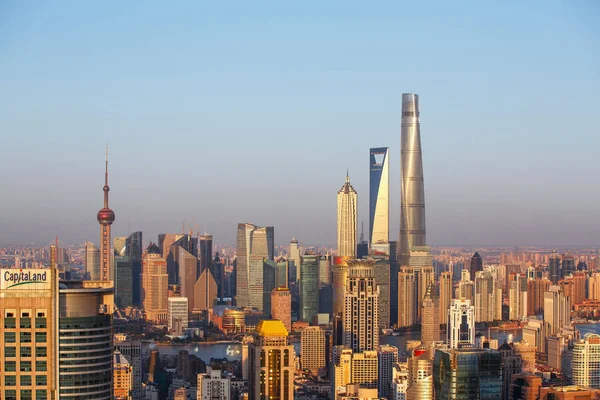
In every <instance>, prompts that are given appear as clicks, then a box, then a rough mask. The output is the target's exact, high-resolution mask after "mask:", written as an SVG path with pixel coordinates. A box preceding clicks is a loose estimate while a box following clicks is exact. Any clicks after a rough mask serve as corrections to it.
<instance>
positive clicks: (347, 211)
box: [337, 173, 357, 258]
mask: <svg viewBox="0 0 600 400" xmlns="http://www.w3.org/2000/svg"><path fill="white" fill-rule="evenodd" d="M356 202H357V194H356V191H355V190H354V188H353V187H352V185H351V184H350V177H349V176H348V173H346V183H344V186H342V188H341V189H340V191H339V192H338V195H337V213H338V218H337V232H338V235H337V237H338V256H347V257H351V258H354V257H356V209H357V205H356Z"/></svg>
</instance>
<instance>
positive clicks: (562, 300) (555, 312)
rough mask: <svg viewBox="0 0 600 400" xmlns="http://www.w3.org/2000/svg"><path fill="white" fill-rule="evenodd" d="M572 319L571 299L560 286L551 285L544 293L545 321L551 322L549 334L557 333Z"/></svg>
mask: <svg viewBox="0 0 600 400" xmlns="http://www.w3.org/2000/svg"><path fill="white" fill-rule="evenodd" d="M570 320H571V299H570V298H569V297H568V296H565V294H564V293H563V291H562V290H561V288H560V286H556V285H550V287H549V288H548V291H547V292H545V293H544V321H545V322H547V323H548V324H549V328H550V329H549V332H548V335H555V334H556V333H558V331H559V330H560V329H562V327H563V326H564V325H568V324H569V322H570Z"/></svg>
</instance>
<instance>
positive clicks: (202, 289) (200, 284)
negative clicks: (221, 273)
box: [182, 268, 218, 314]
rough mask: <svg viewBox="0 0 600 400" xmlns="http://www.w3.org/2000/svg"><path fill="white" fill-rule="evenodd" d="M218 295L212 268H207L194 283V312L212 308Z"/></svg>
mask: <svg viewBox="0 0 600 400" xmlns="http://www.w3.org/2000/svg"><path fill="white" fill-rule="evenodd" d="M182 295H183V294H182ZM217 295H218V287H217V282H216V281H215V278H214V277H213V274H212V272H210V268H208V269H205V270H204V271H202V274H200V278H198V280H197V281H196V284H195V285H194V304H193V305H192V307H193V312H194V314H196V313H201V312H204V311H208V309H209V308H212V307H213V306H214V305H215V303H216V301H217Z"/></svg>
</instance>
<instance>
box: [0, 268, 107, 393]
mask: <svg viewBox="0 0 600 400" xmlns="http://www.w3.org/2000/svg"><path fill="white" fill-rule="evenodd" d="M113 304H114V296H113V287H112V282H110V281H83V282H81V281H77V282H76V281H60V282H59V281H58V273H57V271H56V269H54V268H47V269H24V270H16V269H2V270H0V360H2V367H1V369H0V371H2V374H1V375H2V376H1V377H0V398H2V399H34V400H35V399H59V398H60V399H82V400H84V399H111V398H112V382H113V369H112V364H113V346H112V316H111V314H112V311H113Z"/></svg>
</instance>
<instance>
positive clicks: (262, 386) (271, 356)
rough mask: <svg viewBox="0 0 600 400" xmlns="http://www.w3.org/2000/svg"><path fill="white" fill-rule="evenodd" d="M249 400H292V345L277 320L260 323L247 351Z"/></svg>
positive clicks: (281, 324) (293, 355)
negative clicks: (265, 399) (273, 399)
mask: <svg viewBox="0 0 600 400" xmlns="http://www.w3.org/2000/svg"><path fill="white" fill-rule="evenodd" d="M248 351H249V353H248V360H249V366H248V371H249V373H250V376H249V389H248V398H249V400H260V399H264V398H277V399H280V400H293V399H294V368H295V352H294V346H293V345H291V344H289V343H288V331H287V329H285V326H284V325H283V323H282V322H281V321H279V320H262V321H260V322H259V323H258V326H257V327H256V333H255V337H254V342H252V343H250V344H249V348H248Z"/></svg>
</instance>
